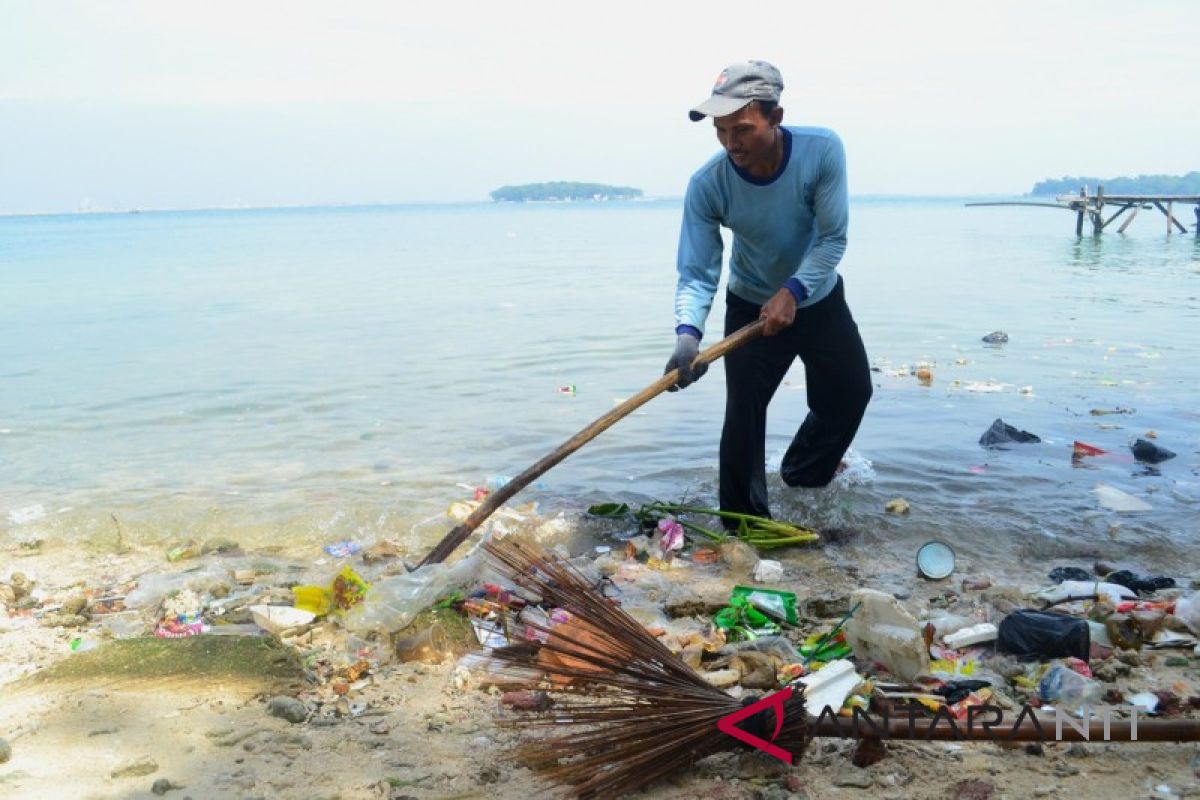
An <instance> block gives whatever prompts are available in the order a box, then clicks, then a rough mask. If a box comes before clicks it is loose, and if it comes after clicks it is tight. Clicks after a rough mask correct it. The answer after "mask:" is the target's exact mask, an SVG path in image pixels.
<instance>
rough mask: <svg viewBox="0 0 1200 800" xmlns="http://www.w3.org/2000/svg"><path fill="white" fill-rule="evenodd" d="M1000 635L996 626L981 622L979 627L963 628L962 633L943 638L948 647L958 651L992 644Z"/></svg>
mask: <svg viewBox="0 0 1200 800" xmlns="http://www.w3.org/2000/svg"><path fill="white" fill-rule="evenodd" d="M999 635H1000V632H999V631H998V630H997V629H996V626H995V625H993V624H992V623H990V622H981V623H979V624H978V625H972V626H971V627H969V628H963V629H962V630H960V631H955V632H954V633H951V634H949V635H948V636H943V637H942V641H943V642H945V643H946V646H947V647H953V648H954V649H955V650H957V649H958V648H960V647H967V646H969V645H973V644H979V643H980V642H990V641H992V640H993V639H995V638H996V637H997V636H999Z"/></svg>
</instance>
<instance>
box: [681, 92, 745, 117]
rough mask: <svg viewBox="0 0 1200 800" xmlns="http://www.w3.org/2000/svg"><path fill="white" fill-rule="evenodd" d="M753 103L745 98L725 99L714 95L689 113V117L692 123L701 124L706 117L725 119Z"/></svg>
mask: <svg viewBox="0 0 1200 800" xmlns="http://www.w3.org/2000/svg"><path fill="white" fill-rule="evenodd" d="M751 102H753V101H752V100H748V99H746V98H743V97H725V96H723V95H719V94H714V95H712V96H711V97H709V98H708V99H707V100H705V101H704V102H703V103H701V104H700V105H698V106H696V107H695V108H693V109H692V110H691V111H689V112H688V117H689V118H690V119H691V120H692V122H699V121H700V120H702V119H704V118H705V117H725V116H728V115H730V114H732V113H733V112H735V111H740V110H741V109H743V108H745V107H746V106H747V105H749V104H750V103H751Z"/></svg>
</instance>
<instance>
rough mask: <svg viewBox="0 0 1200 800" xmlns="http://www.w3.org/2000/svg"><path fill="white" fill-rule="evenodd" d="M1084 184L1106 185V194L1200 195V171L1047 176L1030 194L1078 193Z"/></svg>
mask: <svg viewBox="0 0 1200 800" xmlns="http://www.w3.org/2000/svg"><path fill="white" fill-rule="evenodd" d="M1081 186H1086V187H1087V189H1088V193H1089V194H1095V193H1096V187H1097V186H1103V187H1104V193H1105V194H1175V195H1200V172H1189V173H1188V174H1186V175H1138V176H1137V177H1136V178H1123V177H1122V178H1071V177H1064V178H1062V179H1061V180H1052V179H1046V180H1044V181H1039V182H1037V183H1035V184H1034V185H1033V191H1032V192H1030V194H1031V195H1051V196H1053V195H1056V194H1077V193H1078V192H1079V188H1080V187H1081Z"/></svg>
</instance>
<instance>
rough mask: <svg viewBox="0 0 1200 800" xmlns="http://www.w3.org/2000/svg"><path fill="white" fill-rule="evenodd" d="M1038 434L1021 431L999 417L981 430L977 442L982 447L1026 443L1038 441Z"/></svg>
mask: <svg viewBox="0 0 1200 800" xmlns="http://www.w3.org/2000/svg"><path fill="white" fill-rule="evenodd" d="M1040 441H1041V439H1040V438H1039V437H1038V436H1035V435H1034V434H1032V433H1030V432H1029V431H1021V430H1017V429H1016V428H1014V427H1013V426H1012V425H1009V424H1008V423H1006V422H1005V421H1004V420H1002V419H1000V418H999V417H997V418H996V421H995V422H993V423H992V427H990V428H988V429H987V430H986V431H984V432H983V436H980V437H979V443H980V444H981V445H983V446H984V447H996V446H997V445H1001V444H1028V443H1030V442H1040Z"/></svg>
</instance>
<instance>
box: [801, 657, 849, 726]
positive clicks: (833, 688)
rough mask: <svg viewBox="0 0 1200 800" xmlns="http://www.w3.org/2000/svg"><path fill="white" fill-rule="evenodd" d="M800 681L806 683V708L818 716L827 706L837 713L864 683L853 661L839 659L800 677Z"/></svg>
mask: <svg viewBox="0 0 1200 800" xmlns="http://www.w3.org/2000/svg"><path fill="white" fill-rule="evenodd" d="M800 683H802V684H804V710H805V711H806V712H807V713H808V714H809V715H810V716H813V717H817V716H820V714H821V712H822V711H824V710H825V709H826V708H830V709H832V710H833V712H834V713H835V714H836V713H837V712H838V711H839V710H840V709H841V707H842V705H843V704H844V703H845V702H846V698H848V697H849V696H850V693H851V692H853V691H854V689H855V687H857V686H858V685H859V684H860V683H862V676H861V675H859V674H858V672H857V671H856V670H855V669H854V664H853V662H850V661H847V660H845V659H838V660H836V661H830V662H829V663H828V664H826V665H825V666H824V667H822V668H821V669H819V670H817V671H816V672H813V673H810V674H808V675H805V676H804V677H802V678H800Z"/></svg>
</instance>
